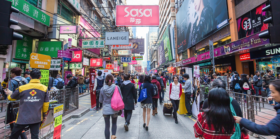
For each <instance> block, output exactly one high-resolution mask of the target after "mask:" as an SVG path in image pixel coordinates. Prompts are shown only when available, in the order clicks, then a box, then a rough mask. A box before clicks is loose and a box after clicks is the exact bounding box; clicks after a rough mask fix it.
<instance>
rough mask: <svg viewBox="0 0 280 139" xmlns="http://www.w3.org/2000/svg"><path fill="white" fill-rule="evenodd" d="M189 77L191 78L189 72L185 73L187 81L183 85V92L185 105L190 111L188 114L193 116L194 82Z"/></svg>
mask: <svg viewBox="0 0 280 139" xmlns="http://www.w3.org/2000/svg"><path fill="white" fill-rule="evenodd" d="M189 78H190V77H189V74H184V75H183V80H184V81H185V84H184V86H182V88H183V89H184V92H183V93H185V105H186V108H187V111H188V114H187V116H192V110H191V95H192V92H191V88H192V83H191V81H190V79H189Z"/></svg>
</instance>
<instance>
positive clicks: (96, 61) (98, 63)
mask: <svg viewBox="0 0 280 139" xmlns="http://www.w3.org/2000/svg"><path fill="white" fill-rule="evenodd" d="M102 65H103V60H102V58H91V59H90V66H91V67H102Z"/></svg>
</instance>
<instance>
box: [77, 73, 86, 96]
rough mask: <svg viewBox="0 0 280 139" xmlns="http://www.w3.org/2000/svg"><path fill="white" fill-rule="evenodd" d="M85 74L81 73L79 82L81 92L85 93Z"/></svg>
mask: <svg viewBox="0 0 280 139" xmlns="http://www.w3.org/2000/svg"><path fill="white" fill-rule="evenodd" d="M84 80H85V78H84V76H83V75H81V74H80V75H79V78H78V84H79V94H80V95H81V94H83V93H84V88H83V85H84Z"/></svg>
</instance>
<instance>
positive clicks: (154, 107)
mask: <svg viewBox="0 0 280 139" xmlns="http://www.w3.org/2000/svg"><path fill="white" fill-rule="evenodd" d="M151 83H152V84H155V85H156V86H157V89H158V90H157V91H158V92H157V95H155V96H153V114H152V115H153V116H155V115H156V114H157V113H158V112H157V108H158V99H159V96H160V92H161V86H160V83H159V82H158V80H157V77H156V76H152V81H151Z"/></svg>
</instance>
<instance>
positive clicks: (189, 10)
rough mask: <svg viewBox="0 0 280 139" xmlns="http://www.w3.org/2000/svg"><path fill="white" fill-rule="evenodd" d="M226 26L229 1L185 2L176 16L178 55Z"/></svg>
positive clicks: (198, 0)
mask: <svg viewBox="0 0 280 139" xmlns="http://www.w3.org/2000/svg"><path fill="white" fill-rule="evenodd" d="M201 5H203V6H201ZM226 24H228V10H227V0H211V2H210V1H205V0H195V1H194V0H185V1H184V2H183V3H182V6H181V8H180V9H179V11H178V12H177V15H176V26H177V36H178V38H177V39H178V41H177V47H178V53H182V52H184V51H186V50H187V49H188V48H190V47H191V46H193V45H195V44H197V43H198V42H200V41H201V40H203V39H205V38H206V37H207V36H210V35H211V34H213V33H215V32H216V31H218V30H219V29H221V28H222V27H224V25H226Z"/></svg>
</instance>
